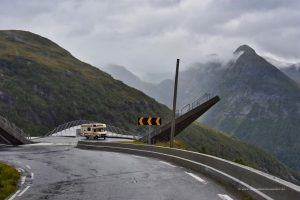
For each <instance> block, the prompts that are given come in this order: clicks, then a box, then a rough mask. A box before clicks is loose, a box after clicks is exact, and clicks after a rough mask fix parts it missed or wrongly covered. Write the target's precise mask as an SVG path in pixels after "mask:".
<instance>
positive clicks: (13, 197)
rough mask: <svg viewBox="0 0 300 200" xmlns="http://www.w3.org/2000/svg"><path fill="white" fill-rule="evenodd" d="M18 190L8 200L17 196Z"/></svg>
mask: <svg viewBox="0 0 300 200" xmlns="http://www.w3.org/2000/svg"><path fill="white" fill-rule="evenodd" d="M19 192H20V190H18V191H17V192H16V193H15V194H14V195H12V196H11V197H10V198H9V199H8V200H13V199H14V198H15V197H16V196H17V195H18V194H19Z"/></svg>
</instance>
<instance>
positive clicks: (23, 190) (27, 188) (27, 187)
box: [18, 185, 30, 197]
mask: <svg viewBox="0 0 300 200" xmlns="http://www.w3.org/2000/svg"><path fill="white" fill-rule="evenodd" d="M29 188H30V186H29V185H28V186H27V187H26V188H25V189H24V190H23V191H22V192H21V193H20V194H19V195H18V197H20V196H22V195H23V194H24V193H25V192H26V191H27V190H28V189H29Z"/></svg>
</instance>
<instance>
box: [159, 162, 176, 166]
mask: <svg viewBox="0 0 300 200" xmlns="http://www.w3.org/2000/svg"><path fill="white" fill-rule="evenodd" d="M159 162H161V163H163V164H166V165H168V166H170V167H176V166H175V165H172V164H171V163H168V162H165V161H159Z"/></svg>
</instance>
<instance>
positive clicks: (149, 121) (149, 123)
mask: <svg viewBox="0 0 300 200" xmlns="http://www.w3.org/2000/svg"><path fill="white" fill-rule="evenodd" d="M151 119H152V117H149V118H148V121H147V122H148V125H150V126H151V125H152V123H151Z"/></svg>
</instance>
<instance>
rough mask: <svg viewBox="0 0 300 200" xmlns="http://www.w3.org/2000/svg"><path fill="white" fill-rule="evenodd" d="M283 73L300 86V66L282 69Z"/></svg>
mask: <svg viewBox="0 0 300 200" xmlns="http://www.w3.org/2000/svg"><path fill="white" fill-rule="evenodd" d="M280 70H281V71H282V72H283V73H285V74H286V75H287V76H289V77H290V78H291V79H293V80H294V81H296V82H297V83H298V84H300V64H292V65H291V66H289V67H286V68H281V69H280Z"/></svg>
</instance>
